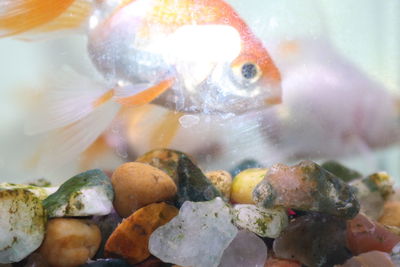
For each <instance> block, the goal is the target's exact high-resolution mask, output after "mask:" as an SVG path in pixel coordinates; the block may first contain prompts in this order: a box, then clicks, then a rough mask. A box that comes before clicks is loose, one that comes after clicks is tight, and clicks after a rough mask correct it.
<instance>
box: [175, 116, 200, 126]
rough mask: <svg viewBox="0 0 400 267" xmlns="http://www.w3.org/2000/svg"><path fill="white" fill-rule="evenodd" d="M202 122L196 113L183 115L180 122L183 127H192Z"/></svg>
mask: <svg viewBox="0 0 400 267" xmlns="http://www.w3.org/2000/svg"><path fill="white" fill-rule="evenodd" d="M199 122H200V118H199V117H198V116H195V115H183V116H182V117H180V118H179V123H180V125H181V126H182V127H183V128H190V127H192V126H195V125H197V124H198V123H199Z"/></svg>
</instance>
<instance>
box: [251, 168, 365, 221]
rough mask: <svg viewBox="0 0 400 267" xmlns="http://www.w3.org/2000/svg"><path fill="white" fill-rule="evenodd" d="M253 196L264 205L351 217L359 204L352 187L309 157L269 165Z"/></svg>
mask: <svg viewBox="0 0 400 267" xmlns="http://www.w3.org/2000/svg"><path fill="white" fill-rule="evenodd" d="M253 200H254V201H255V203H256V204H257V205H261V206H263V207H264V208H273V207H275V206H283V207H287V208H292V209H297V210H304V211H318V212H323V213H328V214H331V215H335V216H339V217H343V218H353V217H354V216H356V215H357V213H358V211H359V209H360V205H359V203H358V201H357V199H356V196H355V193H354V192H353V189H352V188H351V187H350V186H349V185H347V184H346V183H344V182H343V181H341V180H340V179H339V178H337V177H336V176H334V175H333V174H331V173H330V172H328V171H326V170H325V169H323V168H321V167H320V166H319V165H318V164H316V163H314V162H312V161H302V162H300V163H299V164H298V165H295V166H292V167H289V166H286V165H284V164H275V165H274V166H272V167H271V168H270V169H269V171H268V172H267V175H266V176H265V178H264V179H263V180H262V181H261V182H260V183H259V184H258V185H257V187H256V188H255V189H254V191H253Z"/></svg>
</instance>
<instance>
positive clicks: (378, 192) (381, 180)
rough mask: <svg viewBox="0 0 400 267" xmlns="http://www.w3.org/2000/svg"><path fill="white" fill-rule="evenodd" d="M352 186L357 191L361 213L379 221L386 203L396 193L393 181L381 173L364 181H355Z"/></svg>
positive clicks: (363, 179)
mask: <svg viewBox="0 0 400 267" xmlns="http://www.w3.org/2000/svg"><path fill="white" fill-rule="evenodd" d="M350 185H351V186H352V187H353V188H355V189H356V195H357V199H358V200H359V202H360V205H361V210H360V211H361V212H362V213H364V214H366V215H367V216H368V217H370V218H372V219H374V220H378V218H379V217H380V216H381V215H382V212H383V206H384V204H385V201H386V200H387V199H388V198H389V197H390V196H391V195H392V194H393V193H394V190H393V180H392V179H391V177H390V176H389V175H388V174H387V173H385V172H379V173H375V174H372V175H370V176H367V177H365V178H362V179H357V180H353V181H352V182H351V183H350Z"/></svg>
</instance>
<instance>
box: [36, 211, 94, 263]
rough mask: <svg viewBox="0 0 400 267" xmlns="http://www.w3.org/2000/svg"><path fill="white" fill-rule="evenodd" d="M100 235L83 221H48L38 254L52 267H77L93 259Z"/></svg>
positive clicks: (66, 219)
mask: <svg viewBox="0 0 400 267" xmlns="http://www.w3.org/2000/svg"><path fill="white" fill-rule="evenodd" d="M100 242H101V233H100V230H99V228H98V227H97V226H96V225H95V224H94V223H93V222H91V221H89V220H85V219H72V218H55V219H51V220H49V222H48V224H47V229H46V236H45V239H44V241H43V244H42V245H41V246H40V248H39V250H38V253H39V254H40V255H41V256H42V257H43V259H44V260H45V261H46V262H48V263H49V265H50V266H53V267H77V266H80V265H82V264H84V263H86V261H87V260H89V259H91V258H93V256H94V255H95V254H96V251H97V249H98V248H99V246H100Z"/></svg>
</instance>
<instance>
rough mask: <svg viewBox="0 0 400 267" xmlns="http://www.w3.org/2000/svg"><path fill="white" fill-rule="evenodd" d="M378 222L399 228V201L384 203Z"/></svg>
mask: <svg viewBox="0 0 400 267" xmlns="http://www.w3.org/2000/svg"><path fill="white" fill-rule="evenodd" d="M378 221H379V222H380V223H382V224H386V225H390V226H397V227H400V201H388V202H386V203H385V205H384V207H383V214H382V216H381V217H380V218H379V220H378Z"/></svg>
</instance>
